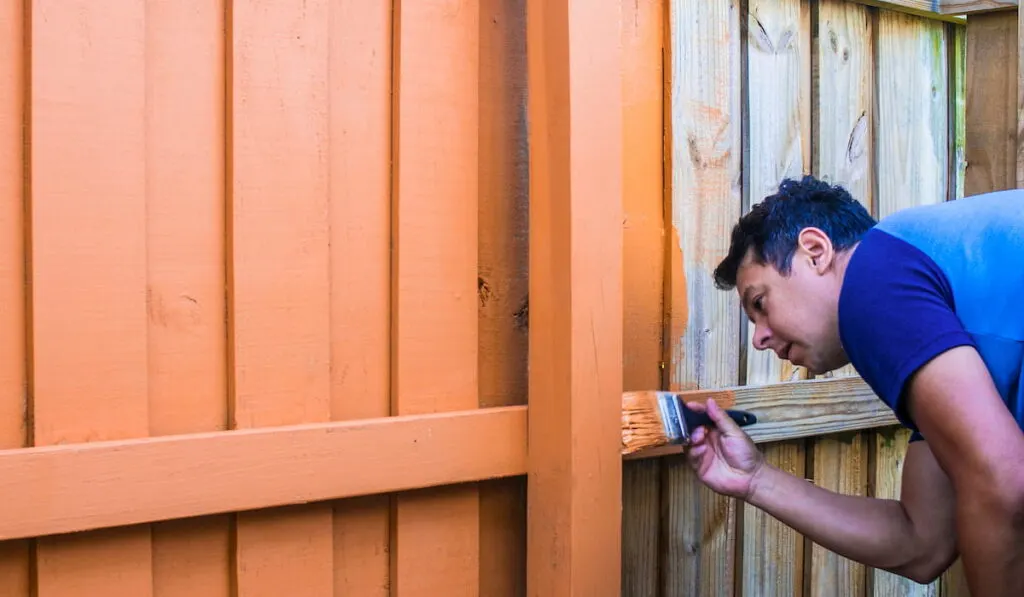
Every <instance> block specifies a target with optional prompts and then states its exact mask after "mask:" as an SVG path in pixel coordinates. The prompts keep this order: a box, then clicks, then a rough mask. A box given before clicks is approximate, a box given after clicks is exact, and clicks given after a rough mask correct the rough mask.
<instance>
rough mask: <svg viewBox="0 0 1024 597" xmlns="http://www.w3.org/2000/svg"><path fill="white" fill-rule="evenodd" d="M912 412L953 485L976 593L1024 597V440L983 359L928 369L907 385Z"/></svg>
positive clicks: (961, 355)
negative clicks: (1022, 596)
mask: <svg viewBox="0 0 1024 597" xmlns="http://www.w3.org/2000/svg"><path fill="white" fill-rule="evenodd" d="M907 406H908V408H909V410H910V412H911V415H912V417H913V419H914V421H915V422H916V424H917V426H918V428H919V429H920V430H921V432H922V433H923V434H924V436H925V438H927V440H928V443H929V445H930V446H931V449H932V451H933V452H934V453H935V457H936V459H937V461H938V462H939V464H940V465H941V466H942V468H943V469H944V470H945V471H946V473H947V474H948V475H949V477H950V479H951V480H952V483H953V487H954V491H955V494H956V530H957V535H958V537H959V551H960V554H961V557H962V559H963V562H964V569H965V571H966V573H967V580H968V584H969V586H970V590H971V593H972V594H974V595H986V596H993V597H998V596H1000V595H1007V596H1009V595H1013V596H1015V597H1019V596H1020V595H1024V433H1022V432H1021V429H1020V428H1019V427H1018V426H1017V424H1016V422H1015V421H1014V419H1013V418H1012V417H1011V416H1010V413H1009V411H1008V410H1007V408H1006V406H1005V405H1004V404H1003V402H1002V400H1001V399H1000V396H999V394H998V392H997V391H996V388H995V386H994V384H993V382H992V379H991V377H990V375H989V373H988V370H987V369H986V368H985V364H984V362H983V361H982V360H981V357H980V356H979V355H978V353H977V351H975V350H974V349H973V348H971V347H968V346H962V347H958V348H954V349H951V350H948V351H946V352H944V353H942V354H941V355H939V356H937V357H936V358H934V359H932V360H931V361H929V362H928V363H927V364H926V365H925V366H924V367H922V368H921V369H920V370H919V371H918V372H917V374H916V375H914V376H913V377H912V378H911V380H910V382H909V383H908V386H907Z"/></svg>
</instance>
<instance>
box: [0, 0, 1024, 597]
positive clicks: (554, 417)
mask: <svg viewBox="0 0 1024 597" xmlns="http://www.w3.org/2000/svg"><path fill="white" fill-rule="evenodd" d="M990 9H996V12H992V13H991V14H978V15H975V14H974V13H973V12H972V14H971V15H970V16H969V17H968V19H967V21H966V22H965V21H964V20H963V19H962V18H959V17H956V16H955V13H961V12H970V11H974V10H990ZM0 44H2V47H3V51H2V52H0V239H2V244H0V274H2V275H0V305H2V309H0V492H2V493H0V495H2V500H3V508H0V595H4V596H8V595H9V596H11V597H29V596H30V595H31V596H33V597H68V596H89V597H92V596H95V595H104V596H105V597H120V596H131V597H140V596H141V597H146V596H153V597H178V596H189V597H219V596H234V595H237V596H239V597H262V596H274V597H277V596H281V595H288V596H306V595H309V596H317V597H320V596H349V595H358V596H360V597H362V596H375V595H379V596H383V595H396V596H399V597H410V596H417V595H424V596H434V595H480V596H484V597H501V596H512V595H522V594H527V593H528V594H530V595H536V596H543V597H554V596H559V595H580V596H587V597H591V596H597V595H612V594H620V593H621V594H622V595H629V596H658V597H660V596H666V597H668V596H675V595H712V596H716V597H717V596H719V595H732V594H736V595H740V594H743V595H776V594H790V595H799V594H810V595H832V594H835V595H844V596H845V595H868V594H872V595H910V594H914V595H932V594H942V595H947V596H951V597H952V596H959V595H963V594H965V593H963V592H962V589H961V588H959V587H958V583H959V582H961V581H959V580H958V579H959V577H958V576H957V575H956V571H955V570H954V571H953V572H952V573H951V574H949V575H947V576H946V577H944V578H943V579H942V580H941V581H938V582H936V583H934V584H933V585H931V586H928V587H919V586H915V585H912V584H910V583H906V582H904V581H901V579H897V578H896V577H893V576H892V575H887V574H882V573H879V572H877V571H874V570H866V569H864V568H863V567H861V566H857V565H853V564H852V563H850V562H848V561H846V560H844V559H842V558H839V557H837V556H835V555H834V554H831V553H829V552H827V551H825V550H822V549H820V548H818V547H816V546H814V545H809V544H806V542H805V541H804V540H803V539H802V538H801V537H799V536H797V535H795V534H793V533H792V532H791V531H789V530H788V529H786V528H784V527H782V526H780V525H778V524H777V523H775V522H774V521H773V520H771V519H770V518H769V517H766V516H764V515H763V514H761V513H759V512H757V511H755V510H752V509H750V508H746V507H744V506H742V505H741V504H737V503H735V502H734V501H732V500H727V499H722V498H719V497H716V496H714V495H712V494H710V493H709V492H708V491H706V490H704V489H702V488H701V487H700V486H699V483H697V482H696V481H695V480H694V479H693V477H692V475H691V474H690V473H689V471H688V469H687V467H686V466H685V465H684V464H683V463H682V461H681V459H680V458H679V456H678V455H677V454H674V453H672V451H671V450H664V451H659V452H656V453H652V454H646V455H644V456H645V457H643V458H638V459H630V460H626V461H623V460H622V458H621V456H620V454H619V449H618V435H619V426H618V421H619V405H620V396H621V392H622V391H623V390H631V389H652V388H657V387H671V388H675V389H691V388H703V389H716V388H721V387H723V386H736V387H737V388H738V389H736V391H735V396H736V400H737V402H738V403H740V404H741V405H743V406H744V407H747V408H750V409H752V410H755V411H756V412H758V413H759V414H761V415H762V421H764V423H763V424H762V425H760V426H758V427H757V428H756V429H754V430H752V434H753V435H754V436H755V438H756V439H757V440H758V441H759V442H761V443H762V445H763V446H764V448H765V450H766V451H767V453H768V455H769V457H770V458H771V459H772V460H773V461H774V462H776V463H777V464H780V465H782V466H784V467H785V468H787V469H789V470H791V471H793V472H795V473H797V474H804V475H806V476H807V477H808V478H809V479H812V480H814V482H817V483H820V484H822V485H826V486H829V487H833V488H837V489H840V490H842V491H845V492H851V493H863V494H873V495H897V492H898V483H899V465H900V459H901V455H902V451H903V449H904V448H905V442H906V435H905V434H904V433H902V432H899V431H898V430H896V429H895V428H893V427H891V425H892V423H893V419H892V418H891V416H890V415H889V413H888V412H886V411H885V409H884V408H881V405H880V403H879V402H878V401H877V400H875V399H874V397H873V396H872V395H871V394H870V392H869V391H867V389H866V388H865V387H864V385H863V383H862V382H860V381H859V380H858V379H856V378H855V377H850V376H849V375H850V374H849V372H838V373H837V377H839V378H838V379H831V380H803V379H801V378H802V377H805V376H804V375H803V374H802V372H800V371H798V370H790V369H788V368H786V367H784V366H783V365H782V364H781V363H779V362H777V360H775V359H774V358H771V357H770V356H766V355H764V354H760V353H755V352H754V351H752V350H749V349H748V346H749V340H748V338H747V333H746V331H745V328H744V326H745V322H744V321H743V320H742V319H741V313H740V310H739V309H738V306H737V304H736V302H735V297H734V296H732V295H731V294H729V293H722V292H718V291H715V290H714V289H713V288H712V286H711V284H710V276H709V271H710V267H711V266H712V265H713V264H714V262H715V261H716V260H717V258H718V257H719V256H720V255H721V254H722V251H723V250H724V248H725V243H726V242H727V236H726V234H725V232H726V231H727V229H728V227H729V226H730V225H731V222H732V221H733V220H734V219H735V218H736V217H737V216H738V215H739V214H740V213H741V212H742V211H743V210H744V209H747V208H748V207H749V206H750V204H751V203H753V202H756V201H757V200H758V198H759V197H760V196H762V195H763V194H764V193H766V192H768V191H769V190H770V188H771V186H772V185H773V184H775V183H777V182H778V179H779V177H781V176H784V175H787V174H799V173H801V172H814V173H817V174H821V175H827V176H829V177H830V178H832V179H833V180H837V181H841V182H843V183H845V184H847V185H849V187H850V189H851V190H852V191H853V192H854V193H855V194H856V195H857V196H858V197H859V198H861V199H862V200H863V201H864V202H865V203H866V204H867V205H870V206H871V209H872V211H873V212H874V213H876V214H878V215H884V214H886V213H890V212H892V211H894V210H897V209H900V208H902V207H905V206H907V205H910V204H913V203H915V202H922V201H941V200H948V199H955V198H957V197H960V196H962V195H964V194H965V193H967V194H970V193H972V192H979V191H982V190H987V189H993V188H1007V187H1012V186H1015V185H1017V184H1019V182H1020V181H1021V180H1022V179H1024V175H1022V174H1020V172H1021V171H1024V168H1019V167H1018V160H1017V147H1016V139H1017V122H1018V117H1017V96H1018V93H1017V80H1018V78H1017V11H1016V2H1008V1H999V0H974V1H961V2H925V1H924V0H904V1H902V2H895V3H892V2H854V1H852V0H773V1H764V2H761V1H758V0H743V1H740V0H714V1H713V2H712V1H708V0H620V1H619V2H612V3H607V2H595V3H579V2H569V1H568V0H479V1H478V2H473V1H469V0H429V1H428V0H424V1H419V2H413V1H411V0H394V1H392V0H372V1H371V0H305V1H304V2H301V3H299V2H287V1H285V0H223V1H222V2H212V1H210V0H148V1H146V2H142V1H135V2H131V1H129V0H0ZM972 92H975V94H974V95H972ZM61 299H63V300H61ZM843 376H845V377H843ZM771 382H780V383H777V384H771V385H768V384H770V383H771ZM837 414H838V415H842V416H838V417H837V416H836V415H837ZM879 428H883V429H881V430H879ZM654 456H658V457H654Z"/></svg>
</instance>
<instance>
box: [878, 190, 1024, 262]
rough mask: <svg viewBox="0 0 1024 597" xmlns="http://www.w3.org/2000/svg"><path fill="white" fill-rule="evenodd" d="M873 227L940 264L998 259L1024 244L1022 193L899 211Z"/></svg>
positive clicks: (1014, 192)
mask: <svg viewBox="0 0 1024 597" xmlns="http://www.w3.org/2000/svg"><path fill="white" fill-rule="evenodd" d="M874 229H875V230H877V231H880V232H885V233H886V234H888V235H890V236H892V237H895V238H898V239H900V240H902V241H904V242H906V243H908V244H910V245H912V246H913V247H915V248H917V249H919V250H920V251H921V252H922V253H924V254H925V255H927V256H929V257H930V258H932V259H933V260H935V261H936V262H937V263H939V264H940V265H941V266H946V265H947V263H949V265H950V266H951V267H952V266H955V264H956V262H957V261H960V260H964V259H972V258H976V259H982V260H983V259H988V258H993V259H996V260H1001V259H1002V258H1003V256H1004V251H1003V249H1004V248H1006V247H1007V246H1008V245H1010V246H1015V247H1017V248H1019V247H1022V246H1024V189H1010V190H1005V191H995V192H992V193H985V194H981V195H972V196H969V197H965V198H963V199H957V200H955V201H943V202H940V203H933V204H927V205H918V206H914V207H907V208H903V209H900V210H898V211H896V212H894V213H892V214H889V215H887V216H885V217H884V218H882V219H881V220H880V221H879V222H878V224H877V225H876V226H875V228H874ZM965 249H970V250H965Z"/></svg>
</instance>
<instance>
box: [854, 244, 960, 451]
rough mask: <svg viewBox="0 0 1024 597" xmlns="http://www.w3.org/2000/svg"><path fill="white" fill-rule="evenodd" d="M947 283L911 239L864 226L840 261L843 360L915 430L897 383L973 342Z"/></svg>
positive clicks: (916, 435) (916, 432)
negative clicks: (845, 262) (853, 248)
mask: <svg viewBox="0 0 1024 597" xmlns="http://www.w3.org/2000/svg"><path fill="white" fill-rule="evenodd" d="M955 309H956V305H955V301H954V296H953V292H952V289H951V288H950V285H949V281H948V279H947V278H946V275H945V273H944V272H943V271H942V270H941V269H940V268H939V266H938V265H937V264H936V263H935V262H934V261H933V260H932V259H931V258H930V257H928V255H926V254H925V253H924V252H922V251H921V250H920V249H918V248H917V247H915V246H913V245H912V244H910V243H908V242H906V241H904V240H902V239H899V238H897V237H896V236H893V235H891V234H889V233H887V232H885V231H882V230H880V229H878V228H874V229H872V230H870V231H869V232H868V233H867V234H866V235H865V236H864V239H863V240H862V241H861V243H860V245H859V246H858V247H857V250H856V251H855V252H854V254H853V257H852V258H851V259H850V262H849V264H848V265H847V270H846V274H845V277H844V280H843V288H842V291H841V293H840V297H839V337H840V341H841V342H842V344H843V348H844V350H845V351H846V354H847V356H848V357H849V359H850V363H851V364H852V365H853V366H854V368H856V369H857V371H858V373H859V374H860V375H861V377H862V378H863V379H864V381H865V382H866V383H867V384H868V385H869V386H870V387H871V389H872V390H873V391H874V392H875V394H877V395H878V397H879V398H881V399H882V401H884V402H885V403H886V404H887V405H888V406H889V407H890V408H891V409H893V412H894V414H895V415H896V418H897V419H898V420H899V421H900V423H902V424H903V425H905V426H906V427H907V428H909V429H910V430H912V431H913V432H914V433H913V436H912V438H911V439H912V441H914V440H919V439H922V438H921V434H920V432H919V430H918V429H917V426H916V425H915V424H914V422H913V420H911V417H910V415H909V413H908V412H907V407H906V403H905V400H904V391H905V389H906V385H907V382H908V381H909V380H910V378H911V377H912V376H913V375H914V373H916V372H917V370H918V369H920V368H921V367H922V366H923V365H925V364H926V363H927V362H928V361H930V360H931V359H933V358H935V357H936V356H938V355H940V354H941V353H943V352H945V351H947V350H949V349H951V348H954V347H957V346H963V345H970V346H974V341H973V339H972V338H971V336H970V334H968V333H967V331H966V330H965V329H964V327H963V325H962V324H961V322H960V319H959V318H958V317H957V315H956V310H955Z"/></svg>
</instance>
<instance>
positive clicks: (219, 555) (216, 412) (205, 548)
mask: <svg viewBox="0 0 1024 597" xmlns="http://www.w3.org/2000/svg"><path fill="white" fill-rule="evenodd" d="M223 14H224V9H223V6H220V5H219V3H214V2H209V1H208V0H188V1H181V0H161V1H152V2H149V3H147V4H146V52H147V61H146V73H145V77H146V79H145V80H146V164H147V168H146V195H147V202H146V210H147V214H146V215H147V219H146V233H147V249H148V250H147V255H148V268H147V269H148V286H147V289H146V291H147V294H146V304H147V307H148V314H149V328H148V340H149V346H148V349H149V408H150V410H149V430H150V433H151V434H152V435H166V434H174V433H190V432H202V431H220V430H223V429H225V428H226V427H227V398H226V381H227V369H226V367H227V365H226V352H225V340H226V326H225V323H224V309H225V298H224V294H225V290H224V281H225V274H224V269H225V267H224V258H225V251H224V159H223V157H224V48H223V40H224V36H223ZM228 523H229V520H228V517H226V516H218V517H210V518H199V519H192V520H180V521H173V522H166V523H160V524H156V525H153V531H152V532H153V594H154V596H155V597H227V595H228V591H229V590H230V577H229V570H230V562H229V553H230V552H229V549H230V547H229V524H228Z"/></svg>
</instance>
